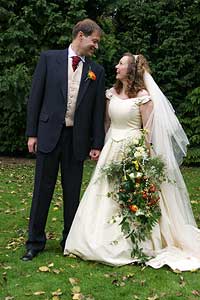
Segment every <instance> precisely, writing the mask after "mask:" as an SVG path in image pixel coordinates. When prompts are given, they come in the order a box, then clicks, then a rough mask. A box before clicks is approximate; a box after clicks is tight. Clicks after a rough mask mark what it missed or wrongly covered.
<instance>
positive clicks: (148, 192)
mask: <svg viewBox="0 0 200 300" xmlns="http://www.w3.org/2000/svg"><path fill="white" fill-rule="evenodd" d="M145 135H146V132H145V131H144V130H143V131H142V135H141V137H140V138H139V139H133V140H132V141H130V143H128V144H127V146H126V147H125V149H124V151H123V154H122V160H120V161H113V162H112V163H110V164H109V165H107V166H105V168H104V172H105V173H106V175H107V176H108V180H109V181H110V182H112V184H114V189H113V191H111V192H110V193H109V194H108V196H109V197H112V198H113V199H115V200H116V201H117V202H118V203H119V207H120V219H121V222H120V225H121V230H122V231H123V233H124V234H125V236H126V238H130V239H131V241H132V244H133V248H132V253H131V256H132V257H134V258H137V259H138V261H140V262H144V261H145V260H147V259H148V258H147V257H146V255H145V254H144V253H143V249H142V247H141V242H142V241H145V240H146V239H148V238H149V236H150V233H151V231H152V229H153V227H154V225H155V224H156V223H157V222H158V221H159V219H160V216H161V213H160V207H159V199H160V198H159V191H160V185H161V183H162V182H163V181H166V180H167V178H166V175H165V165H164V162H163V161H162V159H161V158H160V157H158V156H156V157H150V155H149V150H148V149H147V147H146V143H145ZM113 218H114V217H113Z"/></svg>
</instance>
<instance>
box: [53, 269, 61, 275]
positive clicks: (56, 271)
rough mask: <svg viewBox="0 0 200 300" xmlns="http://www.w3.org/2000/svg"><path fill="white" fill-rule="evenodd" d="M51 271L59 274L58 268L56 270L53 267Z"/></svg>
mask: <svg viewBox="0 0 200 300" xmlns="http://www.w3.org/2000/svg"><path fill="white" fill-rule="evenodd" d="M52 271H53V273H55V274H59V273H60V270H58V269H53V270H52Z"/></svg>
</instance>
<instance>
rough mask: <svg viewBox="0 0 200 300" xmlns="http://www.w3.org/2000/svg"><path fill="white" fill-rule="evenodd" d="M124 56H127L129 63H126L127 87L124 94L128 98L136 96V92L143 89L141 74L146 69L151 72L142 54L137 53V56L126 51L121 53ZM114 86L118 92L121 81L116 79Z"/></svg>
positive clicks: (120, 87)
mask: <svg viewBox="0 0 200 300" xmlns="http://www.w3.org/2000/svg"><path fill="white" fill-rule="evenodd" d="M124 56H128V57H129V64H128V72H127V82H128V85H127V89H126V91H125V92H126V94H127V95H128V97H129V98H132V97H136V96H137V94H138V92H139V91H141V90H143V89H145V85H144V80H143V74H144V71H145V70H146V71H147V72H149V73H150V72H151V71H150V68H149V64H148V62H147V60H146V58H145V57H144V56H143V55H142V54H138V55H137V56H135V55H133V54H132V53H130V52H126V53H124V54H123V57H124ZM114 88H115V90H116V92H117V93H118V94H120V92H121V90H122V88H123V83H122V82H121V81H120V80H119V79H117V81H116V83H115V84H114Z"/></svg>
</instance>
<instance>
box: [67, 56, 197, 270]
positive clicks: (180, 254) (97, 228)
mask: <svg viewBox="0 0 200 300" xmlns="http://www.w3.org/2000/svg"><path fill="white" fill-rule="evenodd" d="M116 73H117V74H116V83H115V85H114V87H112V88H111V89H109V90H107V91H106V99H107V114H106V127H107V134H106V139H105V145H104V148H103V150H102V152H101V155H100V158H99V160H98V163H97V166H96V168H95V170H94V173H93V176H92V178H91V180H90V183H89V185H88V187H87V189H86V191H85V193H84V195H83V198H82V200H81V202H80V205H79V208H78V210H77V213H76V216H75V218H74V221H73V224H72V227H71V230H70V232H69V235H68V237H67V240H66V244H65V249H64V254H65V255H68V254H70V253H73V254H75V255H77V256H79V257H81V258H82V259H84V260H93V261H98V262H101V263H105V264H108V265H113V266H122V265H126V264H130V263H134V262H135V261H137V259H136V258H134V257H131V249H132V245H131V243H132V242H131V240H130V239H129V238H126V237H125V235H124V234H123V232H122V231H121V227H120V225H119V223H120V220H119V221H117V222H114V223H113V222H110V220H111V219H112V217H113V216H115V215H117V214H118V213H119V210H120V208H119V204H118V203H117V202H116V201H115V200H114V199H112V198H110V197H108V192H109V191H111V190H112V187H111V183H110V182H108V179H107V177H106V176H105V175H103V174H102V168H103V167H105V165H107V164H109V163H110V162H112V161H117V160H118V161H120V159H122V157H121V153H122V151H121V150H122V148H123V147H124V145H125V144H126V143H128V142H129V141H130V140H131V139H133V138H134V139H135V138H139V137H140V135H141V129H142V128H147V129H148V132H149V143H151V144H152V145H153V151H154V155H161V156H162V158H163V160H164V162H165V166H166V170H167V176H168V177H169V178H170V180H171V179H172V180H171V181H170V183H169V182H164V183H162V185H161V192H160V201H159V205H160V210H161V218H160V220H159V222H158V223H157V224H156V225H155V226H154V228H153V230H152V232H151V237H150V238H149V239H146V240H145V242H143V243H142V248H143V251H144V253H145V254H146V255H147V256H149V257H150V259H149V260H148V261H147V263H146V264H147V265H149V266H151V267H153V268H160V267H162V266H163V265H168V266H169V267H171V268H172V269H173V270H180V271H187V270H194V269H198V268H200V230H199V229H198V228H197V226H196V223H195V220H194V216H193V213H192V209H191V205H190V201H189V197H188V193H187V189H186V186H185V183H184V181H183V178H182V175H181V172H180V169H179V165H180V163H181V162H182V158H183V156H185V155H186V146H187V144H188V139H187V137H186V135H185V133H184V131H183V129H182V127H181V125H180V123H179V121H178V119H177V117H176V116H175V114H174V110H173V108H172V106H171V104H170V103H169V101H168V100H167V98H166V97H165V96H164V95H163V93H162V92H161V90H160V89H159V87H158V86H157V84H156V83H155V81H154V80H153V78H152V76H151V75H150V70H149V67H148V63H147V61H146V59H145V58H144V56H143V55H141V54H140V55H132V54H131V53H125V54H124V55H123V57H122V58H121V59H120V61H119V63H118V65H117V66H116ZM172 182H173V183H172ZM115 241H117V243H116V242H115ZM152 257H153V258H152Z"/></svg>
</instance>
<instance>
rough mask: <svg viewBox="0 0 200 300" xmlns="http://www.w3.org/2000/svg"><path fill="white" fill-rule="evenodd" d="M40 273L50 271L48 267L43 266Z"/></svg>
mask: <svg viewBox="0 0 200 300" xmlns="http://www.w3.org/2000/svg"><path fill="white" fill-rule="evenodd" d="M39 271H40V272H50V269H49V268H48V267H47V266H41V267H39Z"/></svg>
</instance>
